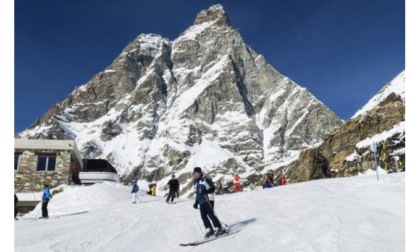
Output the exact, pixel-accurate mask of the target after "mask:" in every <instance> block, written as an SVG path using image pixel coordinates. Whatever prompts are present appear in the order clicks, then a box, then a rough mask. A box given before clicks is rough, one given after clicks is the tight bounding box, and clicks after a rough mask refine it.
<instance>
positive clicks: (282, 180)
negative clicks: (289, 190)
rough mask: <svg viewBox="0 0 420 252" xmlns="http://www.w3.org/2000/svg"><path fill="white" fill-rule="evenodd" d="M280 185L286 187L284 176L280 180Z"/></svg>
mask: <svg viewBox="0 0 420 252" xmlns="http://www.w3.org/2000/svg"><path fill="white" fill-rule="evenodd" d="M280 185H286V178H285V177H284V176H283V177H281V179H280Z"/></svg>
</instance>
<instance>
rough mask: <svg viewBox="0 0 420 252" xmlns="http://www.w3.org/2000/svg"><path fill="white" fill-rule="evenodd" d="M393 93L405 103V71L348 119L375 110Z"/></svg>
mask: <svg viewBox="0 0 420 252" xmlns="http://www.w3.org/2000/svg"><path fill="white" fill-rule="evenodd" d="M391 93H395V94H397V95H399V96H401V98H402V99H403V101H405V70H404V71H402V72H401V73H400V74H399V75H397V76H396V77H395V78H394V79H393V80H392V81H390V82H389V83H388V84H387V85H385V87H383V88H382V89H381V90H380V91H379V92H378V94H377V95H375V96H374V97H372V98H371V99H370V100H369V101H368V102H367V103H366V105H364V106H363V107H362V108H361V109H359V110H358V111H357V112H356V113H355V114H354V115H353V116H352V117H351V118H350V119H354V118H356V117H357V116H359V115H362V114H364V113H366V112H367V111H369V110H372V109H373V108H375V107H376V106H377V105H378V104H379V103H381V101H383V100H384V99H386V98H387V97H388V95H390V94H391Z"/></svg>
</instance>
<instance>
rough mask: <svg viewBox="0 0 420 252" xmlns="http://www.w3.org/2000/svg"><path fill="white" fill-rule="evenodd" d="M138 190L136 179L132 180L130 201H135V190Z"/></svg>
mask: <svg viewBox="0 0 420 252" xmlns="http://www.w3.org/2000/svg"><path fill="white" fill-rule="evenodd" d="M138 191H139V187H138V185H137V180H133V184H132V185H131V203H133V204H134V203H136V197H137V192H138Z"/></svg>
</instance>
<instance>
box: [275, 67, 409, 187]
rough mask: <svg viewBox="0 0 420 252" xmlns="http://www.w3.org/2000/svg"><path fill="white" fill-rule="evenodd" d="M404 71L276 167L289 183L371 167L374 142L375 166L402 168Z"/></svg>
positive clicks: (369, 168) (342, 175) (403, 153)
mask: <svg viewBox="0 0 420 252" xmlns="http://www.w3.org/2000/svg"><path fill="white" fill-rule="evenodd" d="M404 86H405V72H404V71H403V72H402V73H400V74H399V75H398V76H397V77H395V78H394V79H393V80H392V81H391V82H390V83H388V84H387V85H385V86H384V87H383V88H382V89H381V90H380V91H379V93H378V94H377V95H375V96H374V97H373V98H372V99H371V100H370V101H369V102H368V103H367V104H366V105H365V106H364V107H363V108H362V109H360V110H359V111H357V113H356V114H355V115H354V116H353V117H352V118H351V119H349V120H348V121H346V122H345V123H344V124H343V125H342V126H341V127H339V128H338V129H337V130H336V131H335V132H333V133H331V134H329V135H327V136H326V137H325V139H324V140H323V141H322V143H321V144H320V145H319V146H317V147H315V148H308V149H306V150H304V151H302V152H301V153H300V156H299V159H298V160H296V161H294V162H293V163H291V164H289V165H286V166H281V167H279V168H277V169H276V176H277V177H278V178H280V177H281V176H283V175H285V176H286V177H287V178H288V179H289V182H301V181H308V180H312V179H319V178H326V177H346V176H355V175H358V174H362V173H366V172H367V171H368V170H372V171H373V170H374V169H375V161H374V156H373V152H372V150H371V145H372V143H373V142H375V143H376V145H377V153H376V156H377V163H378V166H379V167H380V168H382V169H384V170H386V172H388V173H390V172H397V171H405V88H404Z"/></svg>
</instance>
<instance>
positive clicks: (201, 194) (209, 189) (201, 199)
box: [193, 167, 226, 238]
mask: <svg viewBox="0 0 420 252" xmlns="http://www.w3.org/2000/svg"><path fill="white" fill-rule="evenodd" d="M193 175H194V186H195V188H196V198H195V203H194V205H193V207H194V208H195V209H198V204H200V214H201V219H202V220H203V224H204V227H205V228H206V234H205V235H204V237H205V238H209V237H210V236H212V235H214V236H216V237H217V236H220V235H222V234H224V233H226V230H225V229H224V228H223V227H222V225H221V223H220V221H219V219H218V218H217V216H216V215H215V213H214V194H213V193H214V191H215V187H214V184H213V182H212V181H211V180H210V179H209V178H207V177H205V176H204V175H203V173H202V172H201V168H200V167H195V168H194V173H193ZM208 217H210V219H211V221H212V222H213V226H214V227H215V228H216V231H215V230H214V228H213V226H212V225H211V223H210V221H209V218H208Z"/></svg>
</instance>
